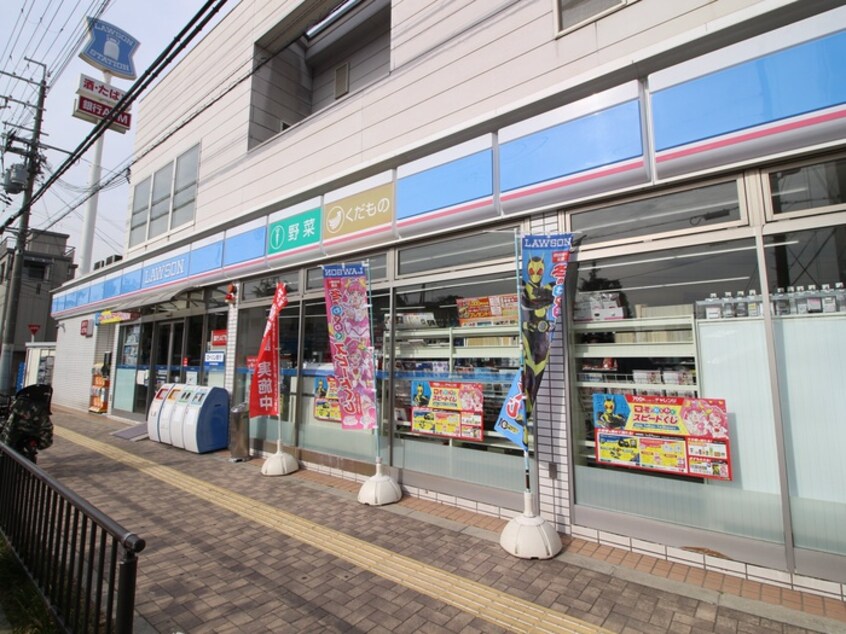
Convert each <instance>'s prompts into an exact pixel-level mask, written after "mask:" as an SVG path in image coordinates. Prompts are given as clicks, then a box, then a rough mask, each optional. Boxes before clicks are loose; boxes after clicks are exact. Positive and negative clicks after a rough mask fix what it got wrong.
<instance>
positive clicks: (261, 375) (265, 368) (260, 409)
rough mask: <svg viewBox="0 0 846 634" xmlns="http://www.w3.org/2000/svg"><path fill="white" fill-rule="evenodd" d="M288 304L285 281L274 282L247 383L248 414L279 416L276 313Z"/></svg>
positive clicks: (277, 328)
mask: <svg viewBox="0 0 846 634" xmlns="http://www.w3.org/2000/svg"><path fill="white" fill-rule="evenodd" d="M287 305H288V291H287V289H286V288H285V284H284V283H282V282H280V283H279V284H277V285H276V294H275V295H274V296H273V303H272V304H271V305H270V314H269V315H268V316H267V324H266V325H265V327H264V336H263V337H262V339H261V347H260V348H259V351H258V355H257V357H256V367H255V370H254V372H253V380H252V381H251V382H250V417H254V416H278V415H279V313H280V312H281V311H282V309H283V308H285V306H287Z"/></svg>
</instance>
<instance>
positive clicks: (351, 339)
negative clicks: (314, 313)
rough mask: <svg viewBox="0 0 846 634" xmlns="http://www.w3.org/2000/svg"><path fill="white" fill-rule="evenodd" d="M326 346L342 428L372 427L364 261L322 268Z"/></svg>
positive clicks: (373, 405) (373, 403)
mask: <svg viewBox="0 0 846 634" xmlns="http://www.w3.org/2000/svg"><path fill="white" fill-rule="evenodd" d="M323 292H324V293H325V295H326V319H327V325H328V328H329V346H330V349H331V351H332V365H333V366H334V368H335V379H336V381H337V386H338V403H339V405H340V410H341V427H342V428H343V429H374V428H375V427H376V381H375V376H376V373H375V371H374V367H373V350H372V344H371V341H370V311H369V308H368V298H367V271H366V270H365V268H364V264H341V265H335V266H326V267H324V268H323Z"/></svg>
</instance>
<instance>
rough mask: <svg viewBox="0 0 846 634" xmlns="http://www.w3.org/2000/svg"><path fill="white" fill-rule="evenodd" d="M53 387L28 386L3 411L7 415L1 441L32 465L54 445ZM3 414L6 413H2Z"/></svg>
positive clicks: (2, 423)
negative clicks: (43, 452) (52, 418)
mask: <svg viewBox="0 0 846 634" xmlns="http://www.w3.org/2000/svg"><path fill="white" fill-rule="evenodd" d="M52 400H53V388H52V387H51V386H49V385H28V386H27V387H25V388H23V389H22V390H18V392H17V394H15V396H14V397H13V398H12V399H11V402H8V403H6V404H4V403H0V410H2V409H4V405H5V409H6V410H7V415H6V416H5V417H4V418H3V419H2V421H0V442H3V443H5V444H6V445H8V446H9V447H11V448H12V449H14V450H15V451H17V452H18V453H19V454H21V455H22V456H24V457H25V458H27V459H28V460H30V461H32V462H36V457H37V456H38V452H39V451H40V450H42V449H47V448H48V447H49V446H50V445H52V444H53V422H52V421H51V420H50V415H51V414H52V412H51V411H50V403H51V401H52ZM0 413H2V411H0Z"/></svg>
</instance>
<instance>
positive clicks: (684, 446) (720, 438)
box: [593, 394, 732, 480]
mask: <svg viewBox="0 0 846 634" xmlns="http://www.w3.org/2000/svg"><path fill="white" fill-rule="evenodd" d="M728 420H729V419H728V412H727V410H726V402H725V401H724V400H723V399H717V398H687V397H678V396H641V395H637V394H594V395H593V426H594V438H595V441H596V460H597V462H600V463H606V464H613V465H616V466H624V467H628V468H637V469H648V470H651V471H661V472H665V473H676V474H679V475H686V476H692V477H699V478H711V479H717V480H731V479H732V468H731V445H730V442H731V441H730V438H729V427H728ZM623 447H625V450H624V449H623Z"/></svg>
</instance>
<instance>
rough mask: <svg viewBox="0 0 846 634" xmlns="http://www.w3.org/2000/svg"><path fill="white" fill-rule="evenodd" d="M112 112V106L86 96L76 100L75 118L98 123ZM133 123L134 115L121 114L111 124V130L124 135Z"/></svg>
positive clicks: (80, 96)
mask: <svg viewBox="0 0 846 634" xmlns="http://www.w3.org/2000/svg"><path fill="white" fill-rule="evenodd" d="M111 111H112V107H111V106H109V105H107V104H105V103H101V102H99V101H95V100H94V99H91V98H90V97H86V96H85V95H79V96H78V97H77V98H76V102H75V107H74V110H73V116H75V117H77V118H78V119H84V120H85V121H88V122H90V123H98V122H99V121H100V120H101V119H105V118H106V117H108V116H109V113H111ZM131 123H132V115H130V114H129V113H126V112H121V113H120V114H119V115H118V116H117V118H116V119H115V120H114V121H112V123H111V124H109V129H110V130H115V131H116V132H120V133H121V134H124V133H125V132H126V131H127V130H129V126H130V124H131Z"/></svg>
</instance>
